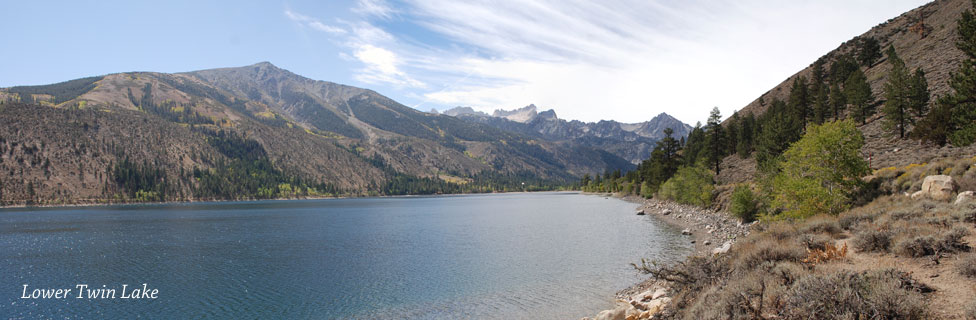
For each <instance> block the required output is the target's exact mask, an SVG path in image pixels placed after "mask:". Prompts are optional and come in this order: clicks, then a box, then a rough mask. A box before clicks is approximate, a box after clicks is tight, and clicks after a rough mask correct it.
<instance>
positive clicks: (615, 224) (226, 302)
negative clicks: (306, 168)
mask: <svg viewBox="0 0 976 320" xmlns="http://www.w3.org/2000/svg"><path fill="white" fill-rule="evenodd" d="M636 208H637V205H635V204H632V203H627V202H624V201H620V200H616V199H612V198H611V199H606V198H604V197H599V196H590V195H580V194H574V193H529V194H524V193H523V194H493V195H464V196H439V197H407V198H366V199H334V200H300V201H260V202H225V203H194V204H165V205H140V206H112V207H85V208H39V209H3V210H0V317H2V318H36V317H56V318H64V317H71V318H106V317H109V318H133V317H138V316H146V317H164V318H234V319H239V318H341V319H344V318H418V319H427V318H438V319H441V318H451V319H459V318H460V319H465V318H475V319H480V318H508V319H512V318H516V319H518V318H537V319H579V318H580V317H583V316H592V315H594V314H595V313H596V312H598V311H599V310H601V309H604V308H608V307H610V306H612V301H613V294H614V293H615V292H616V291H618V290H620V289H623V288H626V287H627V286H629V285H631V284H633V283H635V282H637V281H639V280H640V279H641V278H640V277H639V276H638V275H637V274H636V273H635V272H634V270H633V268H631V267H630V266H629V265H628V264H629V263H631V262H635V261H638V260H639V259H640V258H642V257H647V258H654V259H660V260H663V261H668V260H674V259H677V258H679V257H682V256H684V255H685V254H687V253H689V252H691V250H692V248H691V246H690V245H689V244H688V243H687V239H683V238H682V236H681V235H680V230H677V229H675V228H673V227H670V226H667V225H665V224H663V223H661V222H658V221H656V220H654V218H653V217H649V216H637V215H635V214H634V210H635V209H636ZM143 283H146V284H147V285H148V287H150V288H156V289H158V290H159V294H158V296H159V297H158V298H157V299H154V300H123V299H92V300H89V299H75V298H70V299H61V300H55V299H46V300H43V299H37V300H34V299H21V298H20V296H21V294H22V292H23V285H24V284H28V285H29V286H30V287H29V288H31V289H33V288H72V289H73V290H72V294H73V295H72V297H74V296H76V295H77V290H76V289H74V287H75V285H76V284H88V285H89V287H90V288H101V287H102V286H103V285H104V286H105V287H106V288H116V289H119V290H118V291H121V290H120V289H121V286H122V284H128V285H129V286H130V287H129V288H131V287H132V286H139V287H141V285H142V284H143ZM118 291H117V293H116V294H117V295H120V294H121V292H118Z"/></svg>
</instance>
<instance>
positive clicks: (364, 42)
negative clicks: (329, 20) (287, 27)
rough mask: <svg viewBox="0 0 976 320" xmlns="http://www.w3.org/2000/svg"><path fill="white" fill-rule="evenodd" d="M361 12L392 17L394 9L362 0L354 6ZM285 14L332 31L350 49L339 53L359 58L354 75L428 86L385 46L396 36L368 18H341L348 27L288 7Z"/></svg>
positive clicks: (379, 81)
mask: <svg viewBox="0 0 976 320" xmlns="http://www.w3.org/2000/svg"><path fill="white" fill-rule="evenodd" d="M354 10H356V11H357V12H361V13H360V14H362V15H370V16H377V17H383V18H389V17H391V15H392V14H393V11H392V9H390V8H389V7H388V6H386V5H385V4H384V3H382V2H380V1H377V0H361V1H360V2H359V6H358V7H357V8H356V9H354ZM285 16H287V17H288V18H289V19H291V20H292V21H295V22H297V23H301V24H302V25H303V26H307V27H309V28H312V29H314V30H318V31H322V32H325V33H327V34H330V35H331V36H333V37H336V38H335V39H336V40H337V42H338V43H339V44H340V45H342V46H344V47H346V48H347V49H348V50H350V52H349V53H346V52H342V53H340V57H343V58H346V59H347V60H348V59H352V60H355V61H358V62H359V63H360V64H361V66H362V67H361V68H358V69H355V70H354V74H353V78H354V79H356V80H357V81H360V82H363V83H369V84H388V85H392V86H395V87H398V88H425V87H426V84H425V83H423V82H421V81H419V80H416V79H414V78H413V77H411V76H410V75H408V74H407V73H406V72H404V71H403V70H402V68H401V65H402V64H403V63H404V61H403V59H402V58H400V57H399V56H398V55H397V54H396V53H394V52H393V51H391V50H388V49H386V48H384V46H387V45H390V44H391V43H394V42H395V39H394V37H393V36H392V35H391V34H390V33H388V32H386V31H384V30H383V29H380V28H377V27H376V26H374V25H373V24H371V23H369V22H368V21H366V20H362V21H356V22H348V21H342V20H339V21H338V22H339V23H340V24H343V25H344V26H345V27H338V26H333V25H327V24H325V23H322V22H321V21H319V20H318V19H315V18H312V17H309V16H307V15H303V14H300V13H296V12H294V11H292V10H291V9H285Z"/></svg>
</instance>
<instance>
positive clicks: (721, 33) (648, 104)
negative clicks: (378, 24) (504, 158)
mask: <svg viewBox="0 0 976 320" xmlns="http://www.w3.org/2000/svg"><path fill="white" fill-rule="evenodd" d="M923 2H924V0H901V1H892V2H891V3H889V4H887V5H885V6H882V7H883V8H882V7H879V6H877V3H870V2H864V1H862V2H858V1H846V0H834V1H821V2H802V3H796V2H769V1H761V0H753V1H736V2H715V1H680V2H671V1H628V0H618V1H614V0H610V1H584V0H578V1H575V0H565V1H558V2H546V1H525V0H509V1H491V2H463V3H462V2H457V1H449V0H424V1H419V0H412V1H409V8H410V10H409V12H410V13H411V14H412V15H413V16H414V17H415V19H414V21H415V22H416V23H419V24H421V25H423V26H424V27H426V28H428V29H430V30H432V31H434V32H437V33H439V34H442V35H444V36H446V37H448V38H450V39H452V40H453V41H455V42H458V43H461V44H464V45H468V46H472V47H475V48H478V51H479V53H480V54H478V55H472V54H467V55H465V54H463V53H459V52H457V51H455V52H450V51H448V52H444V51H438V50H426V49H419V50H408V51H411V53H410V54H414V55H434V56H436V58H435V59H434V60H439V61H441V63H439V64H432V65H422V66H418V67H419V68H429V70H428V71H430V72H434V73H450V72H455V78H453V79H451V78H447V79H442V80H445V82H447V83H449V84H448V85H446V86H444V87H445V89H442V90H440V91H432V92H425V93H424V94H423V96H424V97H425V98H426V100H427V101H429V103H436V104H440V105H441V106H443V107H448V106H454V105H470V106H473V107H476V108H478V109H481V110H483V111H489V110H491V109H494V108H513V107H520V106H523V105H527V104H529V103H535V104H536V105H540V106H543V107H547V108H548V107H551V108H555V109H556V111H557V113H558V114H559V115H560V117H563V118H570V119H582V120H587V121H595V120H600V119H615V120H620V121H629V122H636V121H643V120H647V119H650V118H651V117H653V116H654V115H656V114H657V113H659V112H667V113H669V114H672V115H674V116H676V117H678V118H679V119H681V120H683V121H685V122H689V123H692V124H693V123H694V122H695V121H699V120H702V121H703V120H704V119H705V118H706V117H707V115H708V111H709V110H710V109H711V108H712V107H714V106H718V107H720V109H721V110H722V112H723V114H724V115H725V116H728V115H730V114H731V112H732V111H733V110H734V109H739V108H741V107H743V106H745V105H746V104H747V103H748V102H750V101H752V100H753V99H755V98H756V97H758V96H759V95H760V94H762V93H763V92H765V91H766V90H768V89H770V88H772V87H773V86H774V85H776V84H778V83H779V82H780V81H782V80H784V79H786V78H787V77H789V76H790V75H792V74H793V73H794V72H796V71H798V70H800V69H801V68H803V67H805V66H807V65H808V64H809V63H811V62H812V61H813V60H815V59H816V58H817V57H819V56H820V55H822V54H824V53H826V52H827V51H829V50H831V49H833V48H835V47H836V46H837V45H839V44H840V43H841V42H843V41H845V40H848V39H850V38H851V37H853V36H855V35H858V34H860V33H862V32H864V31H867V30H868V29H869V28H870V27H872V26H874V25H875V24H877V23H879V22H882V21H885V20H887V19H888V18H891V17H894V16H897V15H898V14H900V13H901V12H903V11H906V10H909V9H911V8H914V7H916V6H918V5H921V4H922V3H923ZM401 11H408V10H401ZM825 17H830V18H829V19H827V18H825ZM486 57H488V58H486ZM425 79H426V78H425ZM458 79H462V80H458ZM455 81H456V82H455ZM427 82H428V83H437V82H435V81H432V80H430V81H427ZM457 82H461V83H457ZM425 108H426V106H425Z"/></svg>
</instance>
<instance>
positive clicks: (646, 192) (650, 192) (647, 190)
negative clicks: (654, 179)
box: [640, 181, 654, 199]
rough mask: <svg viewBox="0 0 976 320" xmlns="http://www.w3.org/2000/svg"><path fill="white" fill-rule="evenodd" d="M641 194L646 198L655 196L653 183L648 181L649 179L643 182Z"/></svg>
mask: <svg viewBox="0 0 976 320" xmlns="http://www.w3.org/2000/svg"><path fill="white" fill-rule="evenodd" d="M640 195H641V197H644V198H645V199H650V198H651V197H653V196H654V188H653V187H651V184H650V183H648V182H647V181H644V182H642V183H641V187H640Z"/></svg>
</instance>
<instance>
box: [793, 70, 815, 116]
mask: <svg viewBox="0 0 976 320" xmlns="http://www.w3.org/2000/svg"><path fill="white" fill-rule="evenodd" d="M789 107H790V110H792V112H794V113H796V118H797V119H798V120H800V124H801V126H806V124H807V120H809V118H810V115H811V112H810V92H809V90H808V89H807V79H806V78H805V77H803V76H799V77H797V78H796V79H794V80H793V87H792V88H790V100H789Z"/></svg>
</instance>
